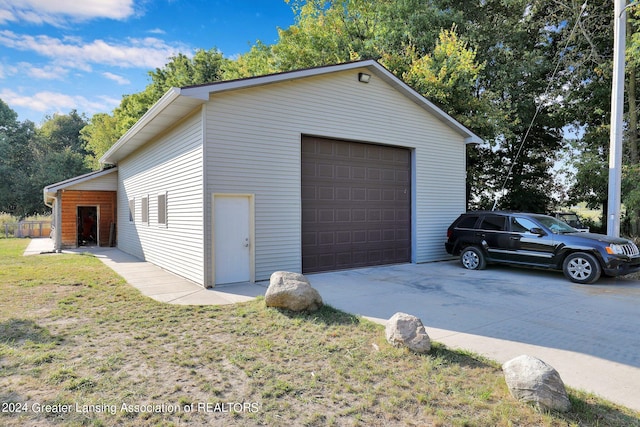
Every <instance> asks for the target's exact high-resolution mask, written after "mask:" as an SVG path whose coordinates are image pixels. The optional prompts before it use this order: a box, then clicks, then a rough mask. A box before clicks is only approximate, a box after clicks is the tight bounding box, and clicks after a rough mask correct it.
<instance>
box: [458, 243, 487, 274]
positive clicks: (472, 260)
mask: <svg viewBox="0 0 640 427" xmlns="http://www.w3.org/2000/svg"><path fill="white" fill-rule="evenodd" d="M460 263H462V266H463V267H464V268H466V269H467V270H483V269H484V268H485V267H486V266H487V261H486V260H485V258H484V254H483V253H482V251H481V250H480V249H478V248H476V247H475V246H467V247H466V248H464V249H463V250H462V252H460Z"/></svg>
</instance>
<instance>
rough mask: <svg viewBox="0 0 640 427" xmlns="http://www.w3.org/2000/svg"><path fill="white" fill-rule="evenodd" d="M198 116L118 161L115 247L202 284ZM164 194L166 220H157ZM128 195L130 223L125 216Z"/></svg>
mask: <svg viewBox="0 0 640 427" xmlns="http://www.w3.org/2000/svg"><path fill="white" fill-rule="evenodd" d="M201 116H202V115H201V113H200V110H198V111H196V112H195V113H194V114H192V115H191V116H189V117H188V118H186V119H185V120H183V121H182V122H180V123H178V124H177V125H176V126H174V127H173V128H172V129H171V130H169V131H168V132H167V133H165V134H164V135H163V136H162V137H160V138H158V139H157V140H154V141H152V142H150V143H148V144H147V145H145V146H144V147H142V148H141V149H139V150H138V151H136V152H135V153H133V154H132V155H130V156H129V157H127V158H126V159H124V160H123V161H121V162H120V163H119V164H118V168H119V174H120V184H119V188H118V197H119V199H118V200H119V204H118V206H119V208H118V236H119V237H118V248H120V249H121V250H123V251H124V252H127V253H130V254H132V255H135V256H137V257H139V258H141V259H144V260H147V261H150V262H152V263H154V264H156V265H158V266H160V267H162V268H165V269H167V270H169V271H172V272H174V273H176V274H178V275H180V276H183V277H186V278H187V279H190V280H193V281H194V282H196V283H199V284H202V285H204V283H205V279H204V261H203V257H204V245H203V230H204V226H203V216H202V214H203V166H202V165H203V158H202V156H203V154H202V121H201ZM165 194H166V221H167V223H166V224H161V223H159V222H158V196H159V195H165ZM144 197H148V207H149V210H148V212H149V217H148V222H145V223H143V222H142V209H141V208H142V198H144ZM130 200H133V201H134V205H135V209H134V213H135V218H134V222H130V221H129V201H130Z"/></svg>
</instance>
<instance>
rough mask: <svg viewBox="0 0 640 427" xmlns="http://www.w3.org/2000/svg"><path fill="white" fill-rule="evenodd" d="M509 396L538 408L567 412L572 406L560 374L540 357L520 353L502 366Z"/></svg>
mask: <svg viewBox="0 0 640 427" xmlns="http://www.w3.org/2000/svg"><path fill="white" fill-rule="evenodd" d="M502 371H503V372H504V376H505V380H506V382H507V386H508V387H509V391H510V392H511V395H512V396H513V397H514V398H516V399H518V400H520V401H523V402H527V403H530V404H533V405H534V406H535V407H536V408H538V409H540V410H554V411H561V412H566V411H568V410H569V409H571V402H570V401H569V397H568V396H567V391H566V390H565V387H564V383H563V382H562V379H561V378H560V374H558V372H557V371H556V370H555V369H554V368H553V367H551V366H550V365H548V364H546V363H545V362H543V361H542V360H540V359H537V358H535V357H533V356H528V355H522V356H518V357H516V358H515V359H511V360H509V361H508V362H506V363H505V364H504V365H502Z"/></svg>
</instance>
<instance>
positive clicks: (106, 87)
mask: <svg viewBox="0 0 640 427" xmlns="http://www.w3.org/2000/svg"><path fill="white" fill-rule="evenodd" d="M293 23H294V15H293V12H292V10H291V7H290V6H289V5H288V4H287V3H285V1H284V0H0V99H2V100H3V101H4V102H5V103H7V104H8V105H9V107H11V108H12V109H13V110H14V111H16V112H17V113H18V120H20V121H24V120H31V121H33V122H35V123H36V124H41V123H42V121H43V119H44V118H45V116H48V115H49V116H50V115H53V114H55V113H62V114H67V113H69V112H70V111H71V110H72V109H75V110H77V111H78V112H79V113H85V114H86V115H87V116H88V117H91V116H92V115H93V114H95V113H100V112H105V113H111V111H112V110H113V109H114V108H115V107H116V106H118V104H119V103H120V99H121V98H122V95H124V94H130V93H136V92H140V91H142V90H143V89H144V88H145V86H146V85H147V84H149V82H150V80H149V77H148V74H147V73H148V71H150V70H153V69H155V68H159V67H162V66H163V65H164V64H166V63H167V62H168V58H169V57H170V56H173V55H175V54H177V53H178V52H182V53H184V54H186V55H189V56H190V55H191V54H192V53H193V52H194V51H195V50H196V49H207V50H208V49H211V48H213V47H216V48H218V49H219V50H220V51H222V53H223V54H224V55H225V56H227V57H234V56H236V55H238V54H241V53H244V52H246V51H248V50H249V49H250V47H251V45H253V44H254V43H255V42H256V40H261V41H262V42H264V43H266V44H272V43H274V42H276V41H277V39H278V33H277V28H278V27H280V28H288V27H289V26H290V25H292V24H293Z"/></svg>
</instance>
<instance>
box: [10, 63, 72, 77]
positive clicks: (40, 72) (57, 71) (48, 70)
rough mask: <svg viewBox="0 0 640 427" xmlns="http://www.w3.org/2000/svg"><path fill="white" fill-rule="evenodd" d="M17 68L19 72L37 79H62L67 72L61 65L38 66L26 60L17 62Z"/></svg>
mask: <svg viewBox="0 0 640 427" xmlns="http://www.w3.org/2000/svg"><path fill="white" fill-rule="evenodd" d="M17 70H18V72H19V73H21V74H24V75H26V76H29V77H31V78H33V79H38V80H62V79H64V78H65V77H66V76H67V74H68V73H69V70H68V69H66V68H63V67H58V66H54V65H46V66H44V67H42V68H39V67H35V66H33V65H31V64H29V63H26V62H21V63H19V64H18V65H17Z"/></svg>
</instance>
